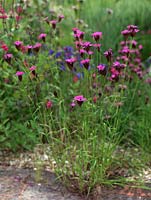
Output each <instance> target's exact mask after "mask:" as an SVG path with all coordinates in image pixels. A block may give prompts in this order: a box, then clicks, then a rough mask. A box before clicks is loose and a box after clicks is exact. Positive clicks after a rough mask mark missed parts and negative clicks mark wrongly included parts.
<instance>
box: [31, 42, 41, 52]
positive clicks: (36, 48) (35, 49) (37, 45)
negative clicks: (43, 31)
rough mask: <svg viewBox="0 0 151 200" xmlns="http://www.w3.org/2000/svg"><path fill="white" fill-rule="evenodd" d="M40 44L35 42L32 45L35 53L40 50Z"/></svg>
mask: <svg viewBox="0 0 151 200" xmlns="http://www.w3.org/2000/svg"><path fill="white" fill-rule="evenodd" d="M41 46H42V45H41V44H40V43H36V44H35V45H34V46H33V50H34V51H35V52H36V53H38V52H39V50H40V48H41Z"/></svg>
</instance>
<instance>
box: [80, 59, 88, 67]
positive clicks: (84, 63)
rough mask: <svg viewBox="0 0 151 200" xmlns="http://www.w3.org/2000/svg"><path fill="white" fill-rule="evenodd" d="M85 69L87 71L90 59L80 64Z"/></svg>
mask: <svg viewBox="0 0 151 200" xmlns="http://www.w3.org/2000/svg"><path fill="white" fill-rule="evenodd" d="M80 63H81V64H82V65H83V66H84V67H85V68H86V69H89V64H90V59H85V60H82V61H81V62H80Z"/></svg>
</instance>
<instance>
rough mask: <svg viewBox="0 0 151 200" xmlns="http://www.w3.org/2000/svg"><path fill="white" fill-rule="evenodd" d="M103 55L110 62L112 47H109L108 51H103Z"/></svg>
mask: <svg viewBox="0 0 151 200" xmlns="http://www.w3.org/2000/svg"><path fill="white" fill-rule="evenodd" d="M104 55H105V57H106V59H107V61H108V62H111V60H112V57H113V52H112V49H109V50H108V51H105V52H104Z"/></svg>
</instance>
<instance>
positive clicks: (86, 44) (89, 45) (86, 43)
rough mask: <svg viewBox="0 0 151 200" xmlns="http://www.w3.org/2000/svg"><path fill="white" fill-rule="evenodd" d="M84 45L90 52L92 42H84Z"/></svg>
mask: <svg viewBox="0 0 151 200" xmlns="http://www.w3.org/2000/svg"><path fill="white" fill-rule="evenodd" d="M82 47H83V48H84V49H85V50H86V51H87V52H88V51H90V47H92V44H91V42H83V43H82Z"/></svg>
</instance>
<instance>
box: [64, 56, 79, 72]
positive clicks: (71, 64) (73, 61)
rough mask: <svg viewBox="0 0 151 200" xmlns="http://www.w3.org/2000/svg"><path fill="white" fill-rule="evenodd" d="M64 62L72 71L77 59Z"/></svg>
mask: <svg viewBox="0 0 151 200" xmlns="http://www.w3.org/2000/svg"><path fill="white" fill-rule="evenodd" d="M65 61H66V63H67V65H68V67H69V69H70V70H72V69H73V65H74V63H75V62H76V61H77V59H76V58H69V59H66V60H65Z"/></svg>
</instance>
